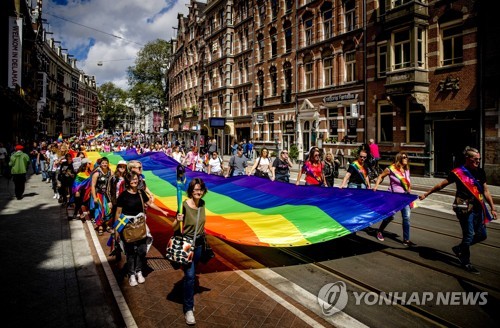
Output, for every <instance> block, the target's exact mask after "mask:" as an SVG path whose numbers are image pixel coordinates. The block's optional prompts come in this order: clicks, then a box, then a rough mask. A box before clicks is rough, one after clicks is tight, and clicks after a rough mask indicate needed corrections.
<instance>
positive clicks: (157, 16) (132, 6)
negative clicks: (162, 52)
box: [42, 0, 189, 89]
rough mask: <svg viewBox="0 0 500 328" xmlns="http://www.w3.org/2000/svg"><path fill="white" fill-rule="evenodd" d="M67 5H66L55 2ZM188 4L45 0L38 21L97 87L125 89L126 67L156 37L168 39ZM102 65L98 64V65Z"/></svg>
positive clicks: (136, 0) (151, 0)
mask: <svg viewBox="0 0 500 328" xmlns="http://www.w3.org/2000/svg"><path fill="white" fill-rule="evenodd" d="M61 2H67V4H66V5H59V4H58V3H61ZM187 3H189V2H188V1H187V0H183V1H172V0H92V1H89V0H67V1H65V0H50V1H47V2H44V4H43V8H42V9H43V11H42V17H43V18H45V19H47V21H48V24H49V25H45V28H46V29H47V30H48V31H50V32H53V33H54V34H53V35H49V36H48V37H53V38H54V39H55V40H59V41H61V44H62V47H63V48H66V49H68V51H67V52H68V53H69V54H71V55H73V56H74V57H75V58H76V59H78V63H77V67H78V68H80V69H82V70H83V71H84V72H85V73H86V74H88V75H94V76H95V77H96V81H97V84H98V85H101V84H103V83H105V82H113V83H115V84H116V85H118V86H119V87H121V88H124V89H126V88H128V85H127V68H128V67H129V66H133V65H134V62H135V58H136V56H137V53H138V51H139V50H140V49H141V48H142V47H143V46H144V45H145V44H146V43H148V42H150V41H154V40H156V39H163V40H167V41H169V40H170V39H171V38H172V37H173V36H174V32H175V31H174V29H173V28H172V27H177V15H178V13H183V14H184V15H185V16H186V15H187V13H188V8H187V7H186V4H187ZM99 62H101V63H102V66H99V65H98V63H99Z"/></svg>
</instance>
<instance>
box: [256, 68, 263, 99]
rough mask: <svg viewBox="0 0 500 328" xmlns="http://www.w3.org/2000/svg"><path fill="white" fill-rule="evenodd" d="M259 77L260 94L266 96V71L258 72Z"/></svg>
mask: <svg viewBox="0 0 500 328" xmlns="http://www.w3.org/2000/svg"><path fill="white" fill-rule="evenodd" d="M257 79H258V80H259V95H260V96H262V97H263V96H264V72H263V71H261V70H260V71H259V72H258V73H257Z"/></svg>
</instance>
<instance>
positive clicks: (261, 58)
mask: <svg viewBox="0 0 500 328" xmlns="http://www.w3.org/2000/svg"><path fill="white" fill-rule="evenodd" d="M257 41H258V43H259V61H260V62H263V61H264V35H263V34H262V33H261V34H259V37H258V39H257Z"/></svg>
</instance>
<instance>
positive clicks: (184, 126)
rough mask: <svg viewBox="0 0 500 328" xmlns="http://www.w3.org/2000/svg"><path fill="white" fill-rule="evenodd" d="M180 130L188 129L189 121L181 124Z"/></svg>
mask: <svg viewBox="0 0 500 328" xmlns="http://www.w3.org/2000/svg"><path fill="white" fill-rule="evenodd" d="M182 131H189V123H184V124H182Z"/></svg>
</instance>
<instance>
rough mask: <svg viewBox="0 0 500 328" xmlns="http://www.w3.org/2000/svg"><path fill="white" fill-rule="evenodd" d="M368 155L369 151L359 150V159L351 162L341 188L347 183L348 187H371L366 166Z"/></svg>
mask: <svg viewBox="0 0 500 328" xmlns="http://www.w3.org/2000/svg"><path fill="white" fill-rule="evenodd" d="M367 157H368V153H367V152H366V150H360V151H359V155H358V159H357V160H355V161H354V162H352V163H351V164H349V167H348V168H347V172H346V174H345V176H344V180H342V184H341V185H340V188H344V187H345V186H346V185H347V188H356V189H370V180H369V178H368V171H367V169H366V167H365V161H366V158H367Z"/></svg>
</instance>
